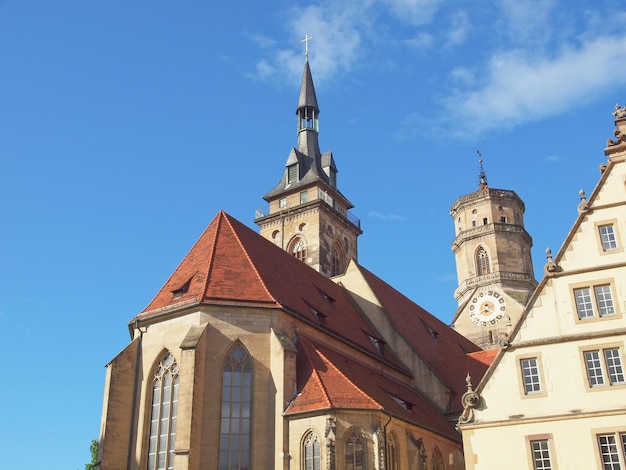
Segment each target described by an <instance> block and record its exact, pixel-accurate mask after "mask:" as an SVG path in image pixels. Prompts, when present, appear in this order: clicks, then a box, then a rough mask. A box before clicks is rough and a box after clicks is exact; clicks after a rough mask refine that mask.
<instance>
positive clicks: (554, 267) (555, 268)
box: [543, 247, 561, 276]
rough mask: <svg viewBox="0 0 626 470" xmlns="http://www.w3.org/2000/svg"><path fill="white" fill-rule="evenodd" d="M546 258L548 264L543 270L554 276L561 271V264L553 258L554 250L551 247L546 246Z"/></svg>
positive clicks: (547, 274)
mask: <svg viewBox="0 0 626 470" xmlns="http://www.w3.org/2000/svg"><path fill="white" fill-rule="evenodd" d="M546 260H547V261H546V265H545V266H544V267H543V271H544V273H545V274H546V276H552V275H554V274H555V273H558V272H560V271H561V268H560V267H559V265H558V264H556V263H555V262H554V259H553V258H552V250H551V249H550V247H548V248H546Z"/></svg>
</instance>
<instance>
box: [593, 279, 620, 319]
mask: <svg viewBox="0 0 626 470" xmlns="http://www.w3.org/2000/svg"><path fill="white" fill-rule="evenodd" d="M593 290H594V292H595V294H596V300H597V301H598V312H600V316H601V317H603V316H605V315H613V314H614V313H615V307H613V298H612V297H611V286H609V285H608V284H605V285H603V286H595V287H594V288H593Z"/></svg>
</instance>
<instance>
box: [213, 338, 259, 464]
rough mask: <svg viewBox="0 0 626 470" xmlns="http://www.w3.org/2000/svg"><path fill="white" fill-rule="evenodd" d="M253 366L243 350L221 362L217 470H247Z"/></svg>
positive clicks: (238, 350) (235, 351)
mask: <svg viewBox="0 0 626 470" xmlns="http://www.w3.org/2000/svg"><path fill="white" fill-rule="evenodd" d="M251 385H252V364H251V361H250V357H249V356H248V353H247V352H246V350H245V349H243V347H242V346H240V345H238V346H236V347H234V348H233V349H232V350H231V351H230V353H229V354H228V357H227V358H226V360H225V361H224V369H223V374H222V415H221V425H220V454H219V470H243V469H247V468H249V467H250V406H251V396H252V394H251Z"/></svg>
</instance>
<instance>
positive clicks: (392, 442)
mask: <svg viewBox="0 0 626 470" xmlns="http://www.w3.org/2000/svg"><path fill="white" fill-rule="evenodd" d="M387 452H388V453H389V457H388V458H389V470H400V465H399V463H398V461H399V458H400V457H399V452H398V439H397V438H396V435H395V434H394V433H391V434H389V450H388V451H387Z"/></svg>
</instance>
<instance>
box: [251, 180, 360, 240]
mask: <svg viewBox="0 0 626 470" xmlns="http://www.w3.org/2000/svg"><path fill="white" fill-rule="evenodd" d="M316 199H320V200H322V201H324V202H325V203H326V204H328V205H329V206H330V207H332V208H333V209H335V211H337V212H339V213H340V214H341V215H343V216H344V217H345V218H346V220H347V221H348V222H350V223H351V224H352V225H354V226H355V227H357V228H358V229H359V230H360V229H361V220H360V219H359V218H358V217H357V216H356V215H354V214H353V213H352V212H350V211H347V210H346V209H345V208H344V207H343V206H341V205H340V204H337V203H336V202H335V200H334V199H333V198H332V196H330V195H329V194H328V193H327V192H326V191H322V190H321V189H320V190H318V192H317V198H316ZM314 200H315V199H314ZM310 202H312V201H308V202H307V203H305V204H308V203H310ZM291 208H293V206H291ZM270 214H271V211H270V206H269V204H268V205H267V206H265V207H263V208H261V209H256V211H255V214H254V218H255V219H260V218H262V217H267V216H268V215H270Z"/></svg>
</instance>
